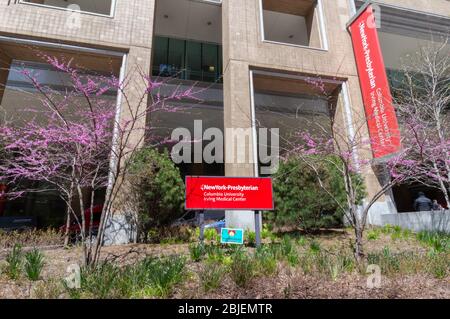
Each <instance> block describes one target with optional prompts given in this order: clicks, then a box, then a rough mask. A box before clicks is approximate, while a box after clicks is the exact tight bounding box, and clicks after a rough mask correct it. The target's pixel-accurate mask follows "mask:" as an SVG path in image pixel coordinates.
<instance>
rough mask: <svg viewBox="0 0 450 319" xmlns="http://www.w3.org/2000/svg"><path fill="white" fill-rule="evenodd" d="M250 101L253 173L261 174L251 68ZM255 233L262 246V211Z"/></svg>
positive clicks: (256, 218) (258, 212)
mask: <svg viewBox="0 0 450 319" xmlns="http://www.w3.org/2000/svg"><path fill="white" fill-rule="evenodd" d="M250 103H251V117H252V146H253V170H254V171H253V175H254V176H255V177H258V176H259V165H258V137H257V130H256V112H255V88H254V83H253V71H251V70H250ZM254 215H255V235H256V247H259V246H261V218H260V216H261V212H260V211H259V210H255V214H254Z"/></svg>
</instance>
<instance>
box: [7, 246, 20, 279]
mask: <svg viewBox="0 0 450 319" xmlns="http://www.w3.org/2000/svg"><path fill="white" fill-rule="evenodd" d="M22 265H23V252H22V246H21V245H20V244H16V245H14V247H13V249H12V250H11V251H10V252H8V254H7V255H6V269H5V272H6V274H7V275H8V277H9V278H10V279H13V280H16V279H18V278H19V277H20V274H21V272H22Z"/></svg>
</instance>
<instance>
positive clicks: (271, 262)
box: [255, 246, 277, 276]
mask: <svg viewBox="0 0 450 319" xmlns="http://www.w3.org/2000/svg"><path fill="white" fill-rule="evenodd" d="M255 259H256V263H257V268H258V272H259V273H261V274H263V275H266V276H271V275H273V274H275V273H276V271H277V259H276V257H275V254H274V252H273V250H272V249H270V248H269V247H268V246H260V247H258V248H257V249H256V252H255Z"/></svg>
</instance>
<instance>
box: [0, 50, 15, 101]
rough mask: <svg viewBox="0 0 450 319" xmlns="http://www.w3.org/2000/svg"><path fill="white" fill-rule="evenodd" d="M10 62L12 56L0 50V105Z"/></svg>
mask: <svg viewBox="0 0 450 319" xmlns="http://www.w3.org/2000/svg"><path fill="white" fill-rule="evenodd" d="M11 62H12V58H10V57H9V56H8V55H6V53H4V52H2V51H0V105H1V104H2V99H3V94H4V93H5V88H6V82H7V80H8V75H9V69H10V67H11Z"/></svg>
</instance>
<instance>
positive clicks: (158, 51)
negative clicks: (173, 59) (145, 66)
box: [153, 37, 169, 75]
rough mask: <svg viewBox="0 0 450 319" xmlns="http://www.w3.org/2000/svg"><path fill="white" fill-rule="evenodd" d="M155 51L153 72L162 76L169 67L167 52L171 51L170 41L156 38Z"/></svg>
mask: <svg viewBox="0 0 450 319" xmlns="http://www.w3.org/2000/svg"><path fill="white" fill-rule="evenodd" d="M153 45H154V51H153V54H154V56H153V72H154V75H160V74H161V73H162V71H164V70H165V69H166V66H167V52H168V51H169V39H168V38H162V37H156V38H155V40H154V44H153Z"/></svg>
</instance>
